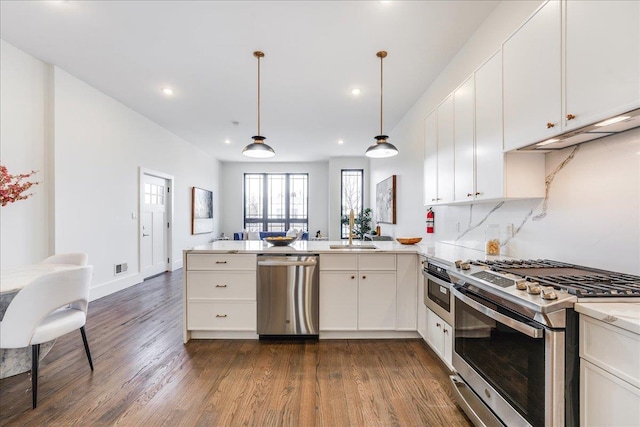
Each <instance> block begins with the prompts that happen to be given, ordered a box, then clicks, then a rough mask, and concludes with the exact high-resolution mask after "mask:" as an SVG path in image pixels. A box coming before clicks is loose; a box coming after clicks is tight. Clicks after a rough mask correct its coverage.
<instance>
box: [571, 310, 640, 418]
mask: <svg viewBox="0 0 640 427" xmlns="http://www.w3.org/2000/svg"><path fill="white" fill-rule="evenodd" d="M638 354H640V335H638V334H636V333H633V332H630V331H628V330H625V329H622V328H619V327H617V326H613V325H610V324H608V323H606V322H603V321H601V320H597V319H595V318H592V317H589V316H586V315H584V314H580V425H581V426H584V427H588V426H640V361H639V359H638Z"/></svg>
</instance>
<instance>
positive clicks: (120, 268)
mask: <svg viewBox="0 0 640 427" xmlns="http://www.w3.org/2000/svg"><path fill="white" fill-rule="evenodd" d="M128 269H129V266H128V265H127V263H126V262H123V263H122V264H115V265H114V266H113V272H114V273H113V274H114V276H117V275H118V274H122V273H126V272H127V270H128Z"/></svg>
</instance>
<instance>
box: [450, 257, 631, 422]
mask: <svg viewBox="0 0 640 427" xmlns="http://www.w3.org/2000/svg"><path fill="white" fill-rule="evenodd" d="M462 266H463V267H467V269H456V270H455V271H450V272H449V275H450V276H451V277H452V278H453V280H452V281H453V282H454V283H455V285H454V286H453V289H452V293H453V295H454V297H455V304H454V305H455V322H454V323H455V339H454V353H453V366H454V368H455V369H456V371H457V373H458V376H453V377H452V382H453V383H454V385H455V387H454V389H455V390H457V391H458V396H457V397H458V398H459V402H460V405H461V406H462V407H463V408H464V409H465V411H466V412H467V413H468V414H469V417H470V418H471V419H472V420H474V422H475V423H476V424H477V425H500V424H501V423H504V424H506V425H509V426H510V425H519V426H520V425H531V426H547V427H549V426H574V425H575V426H577V425H579V366H578V364H579V361H578V322H577V315H576V313H575V312H574V310H573V305H574V304H575V303H576V302H577V301H584V300H587V299H588V300H589V302H598V301H607V302H613V301H630V299H633V298H636V299H638V300H640V277H638V276H632V275H627V274H620V273H614V272H609V271H604V270H597V269H593V268H588V267H582V266H576V265H571V264H566V263H561V262H555V261H550V260H514V261H470V262H469V263H467V265H466V266H465V265H464V264H463V265H462ZM634 301H635V300H634ZM470 390H471V391H473V392H470ZM478 408H480V409H478ZM486 408H489V409H490V411H487V409H486Z"/></svg>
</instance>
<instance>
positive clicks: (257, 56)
mask: <svg viewBox="0 0 640 427" xmlns="http://www.w3.org/2000/svg"><path fill="white" fill-rule="evenodd" d="M256 58H258V135H260V55H256Z"/></svg>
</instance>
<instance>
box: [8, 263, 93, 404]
mask: <svg viewBox="0 0 640 427" xmlns="http://www.w3.org/2000/svg"><path fill="white" fill-rule="evenodd" d="M92 272H93V266H90V265H88V266H83V267H78V268H73V269H70V270H63V271H58V272H55V273H51V274H47V275H45V276H41V277H39V278H38V279H36V280H34V281H33V282H31V283H29V284H28V285H26V286H25V287H24V288H23V289H21V290H20V291H19V292H18V293H17V294H16V296H15V298H13V300H11V302H10V303H9V306H8V307H7V311H6V312H5V314H4V318H3V319H2V321H0V348H23V347H28V346H31V390H32V399H33V407H34V408H35V407H36V405H37V396H38V363H39V359H40V344H41V343H44V342H47V341H51V340H53V339H55V338H58V337H60V336H62V335H65V334H68V333H69V332H71V331H74V330H76V329H80V333H81V334H82V340H83V342H84V349H85V352H86V353H87V359H89V366H90V367H91V370H92V371H93V362H92V360H91V352H90V351H89V343H88V342H87V334H86V333H85V330H84V325H85V322H86V320H87V308H88V305H89V286H90V284H91V274H92Z"/></svg>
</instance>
